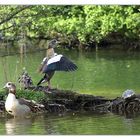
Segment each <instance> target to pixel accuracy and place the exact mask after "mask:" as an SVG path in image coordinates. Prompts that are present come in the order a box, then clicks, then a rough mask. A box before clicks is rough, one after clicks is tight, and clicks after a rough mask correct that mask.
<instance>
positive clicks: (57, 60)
mask: <svg viewBox="0 0 140 140" xmlns="http://www.w3.org/2000/svg"><path fill="white" fill-rule="evenodd" d="M42 65H43V66H42V70H41V71H42V73H45V75H44V77H43V78H42V79H41V80H40V81H39V82H38V84H37V85H38V86H39V85H40V84H42V83H44V82H48V88H49V89H50V88H51V85H50V80H51V78H52V77H53V75H54V73H55V71H66V72H70V71H75V70H77V68H78V67H77V66H76V64H74V63H73V62H72V61H71V60H69V59H68V58H67V57H65V56H63V55H62V54H56V53H55V54H54V56H53V57H52V58H50V59H49V60H48V59H47V57H45V58H44V59H43V62H42Z"/></svg>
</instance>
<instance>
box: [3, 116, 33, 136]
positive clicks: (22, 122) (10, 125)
mask: <svg viewBox="0 0 140 140" xmlns="http://www.w3.org/2000/svg"><path fill="white" fill-rule="evenodd" d="M31 126H32V121H31V119H18V118H16V119H15V118H11V119H8V120H7V121H6V122H5V129H6V133H7V134H8V135H15V134H20V135H21V134H26V133H27V129H29V128H30V127H31Z"/></svg>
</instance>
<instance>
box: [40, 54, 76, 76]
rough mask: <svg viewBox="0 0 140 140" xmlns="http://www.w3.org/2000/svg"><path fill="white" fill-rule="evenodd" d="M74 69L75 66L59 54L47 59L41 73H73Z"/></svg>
mask: <svg viewBox="0 0 140 140" xmlns="http://www.w3.org/2000/svg"><path fill="white" fill-rule="evenodd" d="M76 69H77V66H76V65H75V64H74V63H73V62H72V61H70V60H69V59H68V58H66V57H64V56H63V55H61V54H60V55H57V56H54V57H53V58H51V59H49V60H48V62H47V64H46V65H44V67H43V70H42V72H43V73H47V72H50V71H75V70H76Z"/></svg>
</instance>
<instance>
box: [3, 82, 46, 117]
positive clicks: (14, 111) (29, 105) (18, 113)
mask: <svg viewBox="0 0 140 140" xmlns="http://www.w3.org/2000/svg"><path fill="white" fill-rule="evenodd" d="M4 88H7V89H8V90H9V93H8V96H7V99H6V102H5V109H6V111H7V112H8V113H9V114H11V115H12V116H14V117H26V116H28V115H29V114H30V113H31V112H37V111H41V110H42V109H43V108H44V106H43V105H40V104H36V103H34V102H33V101H30V100H26V99H24V98H20V99H17V98H16V86H15V84H14V83H12V82H8V83H7V84H6V85H5V86H4Z"/></svg>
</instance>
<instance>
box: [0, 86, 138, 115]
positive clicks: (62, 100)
mask: <svg viewBox="0 0 140 140" xmlns="http://www.w3.org/2000/svg"><path fill="white" fill-rule="evenodd" d="M25 90H31V91H34V92H35V93H36V92H37V91H41V92H44V94H45V97H46V98H44V99H42V100H41V102H40V103H41V104H43V105H44V106H45V110H46V111H47V112H51V113H54V112H55V113H64V112H67V111H90V112H96V113H107V112H113V113H117V114H120V115H125V116H126V115H127V114H131V115H132V114H135V113H140V95H135V96H133V97H131V98H128V99H124V98H122V97H117V98H115V99H107V98H105V97H102V96H94V95H88V94H80V93H77V92H74V91H70V90H60V89H51V90H48V87H45V86H39V87H35V86H32V87H28V88H27V87H26V89H25ZM4 103H5V102H4V98H3V97H2V96H1V97H0V110H1V111H0V112H2V111H4V110H5V109H4Z"/></svg>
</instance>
